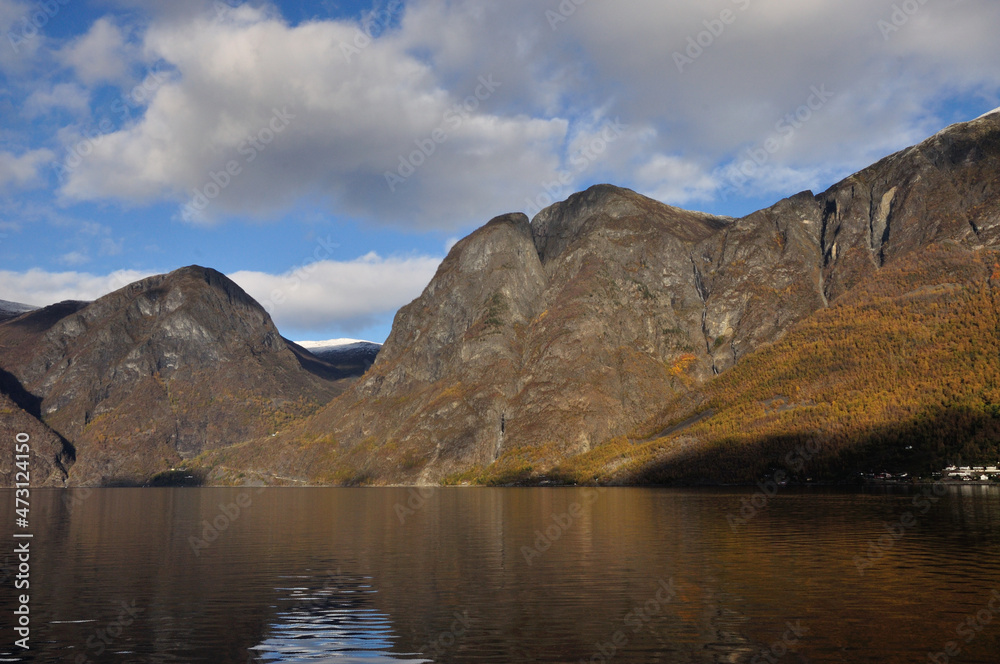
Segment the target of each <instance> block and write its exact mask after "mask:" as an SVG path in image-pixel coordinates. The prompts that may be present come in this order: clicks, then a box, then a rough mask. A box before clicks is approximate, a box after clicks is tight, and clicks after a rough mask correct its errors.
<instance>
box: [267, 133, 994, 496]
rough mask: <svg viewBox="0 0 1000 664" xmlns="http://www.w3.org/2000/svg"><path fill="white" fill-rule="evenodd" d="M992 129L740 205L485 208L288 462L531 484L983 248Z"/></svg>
mask: <svg viewBox="0 0 1000 664" xmlns="http://www.w3.org/2000/svg"><path fill="white" fill-rule="evenodd" d="M998 125H1000V121H998V116H997V115H995V114H991V115H987V116H984V117H983V118H979V119H977V120H973V121H971V122H968V123H960V124H958V125H953V126H951V127H949V128H947V129H945V130H943V131H942V132H939V133H938V134H936V135H935V136H932V137H930V138H928V139H927V140H925V141H923V142H921V143H920V144H918V145H915V146H912V147H910V148H906V149H904V150H901V151H899V152H897V153H895V154H893V155H890V156H888V157H885V158H884V159H882V160H879V161H878V162H876V163H875V164H873V165H871V166H869V167H867V168H865V169H862V170H861V171H859V172H858V173H855V174H853V175H851V176H849V177H847V178H845V179H844V180H842V181H841V182H838V183H836V184H834V185H833V186H832V187H830V188H829V189H828V190H826V191H825V192H822V193H820V194H813V193H812V192H801V193H799V194H796V195H794V196H791V197H789V198H786V199H783V200H781V201H778V202H777V203H775V204H774V205H772V206H771V207H768V208H764V209H762V210H758V211H756V212H754V213H751V214H749V215H747V216H745V217H742V218H739V219H729V218H720V217H712V216H711V215H705V214H703V213H693V212H688V211H683V210H679V209H677V208H671V207H670V206H666V205H663V204H661V203H658V202H656V201H653V200H651V199H647V198H645V197H642V196H640V195H639V194H636V193H635V192H632V191H629V190H625V189H621V188H616V187H613V186H611V185H596V186H595V187H592V188H590V189H588V190H587V191H584V192H580V193H578V194H574V195H572V196H570V197H569V199H567V201H564V202H561V203H556V204H554V205H553V206H550V207H549V208H547V209H546V210H543V211H542V212H540V213H539V214H538V215H536V217H535V219H533V220H531V221H529V220H528V219H527V217H525V216H524V215H523V214H520V213H512V214H508V215H501V216H499V217H496V218H494V219H493V220H491V221H490V222H488V223H487V224H486V225H485V226H483V227H482V228H480V229H478V230H477V231H475V232H473V233H472V234H471V235H470V236H468V237H467V238H464V239H463V240H462V241H461V242H459V243H458V244H456V245H455V247H453V248H452V250H451V252H449V255H448V257H447V258H446V259H445V261H444V262H443V263H442V265H441V267H440V268H439V270H438V272H437V274H436V275H435V277H434V278H433V279H432V281H431V283H430V284H429V285H428V286H427V288H426V289H425V290H424V292H423V293H422V294H421V296H420V297H419V298H417V300H415V301H414V302H413V303H411V304H410V305H407V306H406V307H404V308H403V309H401V310H400V312H399V313H398V314H397V316H396V319H395V321H394V324H393V330H392V333H391V334H390V336H389V338H388V339H387V340H386V343H385V345H384V347H383V349H382V352H381V353H380V355H379V358H378V359H377V360H376V362H375V365H374V366H373V367H372V369H371V370H370V371H369V372H367V373H366V374H365V375H364V376H363V377H362V378H361V379H360V380H359V381H358V382H357V383H356V384H354V385H353V386H351V387H350V388H349V389H348V390H347V392H345V394H344V395H342V396H341V397H339V398H338V399H336V400H334V401H332V402H331V403H330V404H328V405H327V406H325V407H323V408H322V409H320V411H318V412H317V413H316V414H315V415H313V416H312V417H311V418H309V419H308V420H307V421H305V422H302V423H297V424H295V425H293V427H292V428H291V429H289V430H288V431H286V432H283V433H282V434H279V436H278V440H277V442H276V444H278V445H285V446H288V448H289V452H288V453H287V454H283V455H282V466H281V472H282V473H286V474H289V475H292V476H297V477H300V478H302V479H304V480H306V481H315V482H321V483H323V482H332V483H376V484H377V483H435V482H440V481H446V480H448V478H449V477H453V476H463V474H466V475H467V473H469V472H471V469H475V468H479V469H481V470H482V469H487V470H483V473H484V474H483V475H482V476H483V477H488V478H489V479H490V481H499V480H500V479H502V478H503V477H505V476H506V477H508V478H516V481H525V478H526V477H529V476H530V475H531V473H535V474H538V473H541V474H544V473H546V472H548V471H551V470H552V469H554V468H556V467H557V466H558V465H559V464H560V462H563V461H565V460H566V459H572V458H574V457H577V456H579V455H586V454H589V453H594V454H597V452H596V451H595V450H598V449H599V448H601V447H603V446H606V445H608V444H609V442H611V441H615V440H620V439H625V438H628V436H629V435H630V434H631V433H632V432H635V431H636V430H638V429H640V428H641V427H642V426H644V425H647V424H648V423H649V422H650V421H652V420H654V419H655V418H656V414H657V413H659V412H662V410H663V408H664V405H665V404H668V403H673V402H675V401H677V400H680V399H684V398H685V395H688V394H692V393H694V392H695V391H696V390H697V389H698V388H699V387H700V386H701V385H704V384H706V383H708V382H709V381H710V380H711V379H712V378H713V377H715V376H717V375H719V374H725V372H726V371H727V370H729V369H730V368H731V367H733V366H734V365H737V364H738V363H739V362H740V361H742V359H743V358H745V357H747V356H752V355H753V354H754V353H755V351H757V350H758V349H760V348H762V347H766V346H768V345H770V344H773V343H775V342H778V341H780V339H781V338H782V337H783V336H784V335H785V334H786V333H787V332H788V331H789V330H791V329H793V328H795V326H796V325H797V324H799V323H801V322H803V321H805V320H807V319H808V318H810V317H811V316H813V315H814V314H815V313H816V312H817V311H821V310H825V309H827V308H828V307H829V306H831V304H832V303H833V302H835V301H837V300H839V299H840V298H842V297H844V296H845V295H847V294H849V293H851V292H852V291H853V289H855V288H857V287H858V286H859V285H860V284H863V283H867V282H869V281H870V280H872V279H873V278H875V277H876V276H877V275H878V274H879V273H880V270H882V269H883V268H884V267H885V266H886V265H889V264H893V263H895V262H897V261H900V260H902V259H904V258H905V257H906V256H909V255H911V254H918V253H920V252H922V251H925V250H927V249H928V248H930V247H933V246H937V245H939V244H940V243H942V242H955V243H958V244H959V245H961V246H967V247H991V246H995V245H996V243H997V240H998V232H1000V214H998V212H997V210H998V205H997V198H996V195H995V193H994V192H995V191H996V189H995V187H996V185H997V177H996V174H997V173H998V172H1000V168H998V163H1000V162H998V160H1000V126H998ZM623 437H624V438H623ZM302 448H308V449H309V450H310V452H309V454H308V455H307V457H305V458H308V462H302V463H300V462H298V461H297V459H298V457H297V455H296V453H295V452H294V450H295V449H302ZM529 466H530V467H531V468H532V471H531V472H525V471H524V468H527V467H529ZM519 468H520V470H519ZM708 474H710V472H709V473H708ZM473 476H476V475H475V473H474V474H473ZM602 476H604V475H602ZM576 479H580V478H579V477H577V478H576Z"/></svg>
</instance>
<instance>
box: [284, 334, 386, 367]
mask: <svg viewBox="0 0 1000 664" xmlns="http://www.w3.org/2000/svg"><path fill="white" fill-rule="evenodd" d="M295 343H297V344H298V345H299V346H302V347H303V348H305V349H306V350H308V351H309V352H310V353H312V354H313V355H315V356H316V357H319V358H321V359H323V360H326V361H327V362H330V363H332V364H343V363H345V362H346V363H352V364H353V363H357V362H361V363H365V364H368V365H371V364H372V363H373V362H375V356H376V355H378V352H379V350H380V349H381V348H382V344H377V343H375V342H373V341H364V340H363V339H327V340H325V341H296V342H295Z"/></svg>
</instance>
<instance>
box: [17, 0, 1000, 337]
mask: <svg viewBox="0 0 1000 664" xmlns="http://www.w3.org/2000/svg"><path fill="white" fill-rule="evenodd" d="M998 28H1000V3H996V2H993V1H990V0H929V1H928V2H925V3H921V2H919V1H918V0H907V1H906V2H897V1H892V2H886V1H883V0H837V1H834V0H794V1H793V0H711V1H703V2H680V1H678V2H660V1H654V0H618V1H616V2H614V3H611V2H606V1H603V0H582V1H581V0H550V1H546V0H506V1H504V2H499V1H486V0H464V1H458V0H455V1H448V0H413V1H411V2H399V1H397V0H387V1H382V2H375V3H373V2H360V1H359V2H334V1H325V2H323V1H318V2H305V1H300V2H291V1H289V2H277V3H263V2H246V3H242V2H238V1H237V0H227V1H225V2H223V1H221V0H220V1H215V2H213V1H211V0H174V1H173V2H149V1H142V0H93V1H88V0H49V1H48V2H27V1H26V0H0V33H2V38H0V299H7V300H14V301H20V302H27V303H30V304H35V305H44V304H49V303H51V302H54V301H58V300H60V299H67V298H75V299H93V298H96V297H99V296H100V295H102V294H104V293H106V292H109V291H111V290H113V289H115V288H118V287H120V286H122V285H124V284H126V283H128V282H129V281H130V280H133V279H136V278H139V277H141V276H145V275H148V274H153V273H157V272H163V271H169V270H172V269H175V268H177V267H180V266H183V265H188V264H192V263H197V264H201V265H206V266H210V267H214V268H216V269H218V270H221V271H223V272H225V273H226V274H228V275H230V276H231V277H232V278H234V279H235V280H236V281H237V283H240V285H241V286H243V287H244V288H245V289H247V290H248V291H249V292H250V293H251V295H253V296H254V297H256V298H257V299H258V300H260V301H261V302H262V303H263V304H264V305H265V307H266V308H268V310H269V311H270V312H271V314H272V316H273V317H274V319H275V321H276V323H277V324H278V326H279V329H281V331H282V333H283V334H285V335H286V336H288V337H290V338H294V339H321V338H332V337H344V336H346V337H357V338H369V339H373V340H376V341H382V340H383V339H384V338H385V336H386V335H387V334H388V331H389V328H390V325H391V321H392V316H393V314H394V313H395V311H396V310H397V309H398V308H399V307H400V306H402V305H403V304H406V303H407V302H409V301H410V300H411V299H413V298H414V297H416V296H417V295H418V294H419V293H420V291H421V290H422V288H423V287H424V286H425V285H426V283H427V281H428V280H429V279H430V278H431V276H432V275H433V272H434V270H435V269H436V266H437V264H438V263H439V262H440V260H441V259H442V258H443V256H444V255H445V253H446V251H447V248H448V247H450V245H451V244H452V243H453V242H454V241H455V240H456V239H457V238H460V237H462V236H464V235H465V234H467V233H469V232H470V231H472V230H473V229H475V228H476V227H478V226H479V225H481V224H483V223H485V222H486V221H488V220H489V219H490V218H491V217H493V216H495V215H498V214H501V213H505V212H510V211H518V210H520V211H523V212H527V213H529V214H532V213H534V212H537V210H538V209H539V208H540V207H542V206H544V205H546V204H547V203H548V202H550V201H553V200H560V199H562V198H565V197H566V196H568V195H569V194H570V193H572V192H574V191H578V190H581V189H584V188H586V187H587V186H589V185H590V184H594V183H597V182H612V183H615V184H619V185H622V186H627V187H631V188H633V189H635V190H637V191H639V192H640V193H643V194H646V195H649V196H652V197H654V198H657V199H659V200H662V201H664V202H666V203H670V204H672V205H678V206H682V207H687V208H694V209H700V210H705V211H708V212H714V213H718V214H727V215H733V216H739V215H742V214H746V213H749V212H751V211H753V210H755V209H758V208H760V207H763V206H765V205H769V204H771V203H773V202H774V201H776V200H777V199H780V198H782V197H784V196H787V195H791V194H794V193H796V192H798V191H801V190H803V189H807V188H811V189H813V190H822V189H825V188H826V187H828V186H830V185H831V184H833V183H834V182H836V181H837V180H839V179H840V178H842V177H844V176H846V175H848V174H850V173H852V172H854V171H855V170H857V169H859V168H862V167H864V166H866V165H868V164H869V163H872V162H873V161H875V160H877V159H879V158H881V157H882V156H885V155H886V154H889V153H891V152H893V151H895V150H898V149H900V148H902V147H905V146H907V145H910V144H913V143H915V142H918V141H920V140H922V139H923V138H925V137H927V136H929V135H931V134H933V133H934V132H936V131H938V130H940V129H941V128H943V127H944V126H946V125H948V124H950V123H952V122H957V121H962V120H968V119H971V118H974V117H977V116H979V115H981V114H983V113H985V112H987V111H990V110H992V109H994V108H996V107H997V106H1000V68H998V67H997V66H996V63H997V62H1000V45H998V40H996V39H995V34H996V31H997V29H998Z"/></svg>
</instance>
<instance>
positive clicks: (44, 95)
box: [24, 83, 90, 118]
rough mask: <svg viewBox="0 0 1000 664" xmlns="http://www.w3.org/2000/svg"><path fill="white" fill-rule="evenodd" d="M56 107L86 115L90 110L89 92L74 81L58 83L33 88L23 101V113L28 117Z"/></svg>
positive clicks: (44, 112) (42, 113)
mask: <svg viewBox="0 0 1000 664" xmlns="http://www.w3.org/2000/svg"><path fill="white" fill-rule="evenodd" d="M57 108H64V109H66V110H68V111H72V112H74V113H77V114H79V115H86V114H87V113H88V112H89V110H90V93H89V92H88V91H87V90H84V89H83V88H82V87H80V86H79V85H77V84H75V83H59V84H57V85H54V86H52V87H51V88H49V89H44V90H35V91H34V92H32V93H31V94H30V95H29V96H28V99H27V100H26V101H25V102H24V114H25V115H26V116H28V117H29V118H33V117H37V116H39V115H44V114H46V113H48V112H49V111H51V110H53V109H57Z"/></svg>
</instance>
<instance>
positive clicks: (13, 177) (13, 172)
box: [0, 148, 55, 191]
mask: <svg viewBox="0 0 1000 664" xmlns="http://www.w3.org/2000/svg"><path fill="white" fill-rule="evenodd" d="M54 158H55V154H54V153H53V152H52V151H51V150H48V149H46V148H41V149H38V150H29V151H28V152H25V153H23V154H21V155H15V154H14V153H13V152H6V151H0V191H2V190H4V189H6V188H11V187H28V186H31V185H34V184H37V181H38V179H39V170H40V169H41V168H42V167H43V166H45V165H46V164H48V163H50V162H51V161H52V160H53V159H54Z"/></svg>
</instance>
